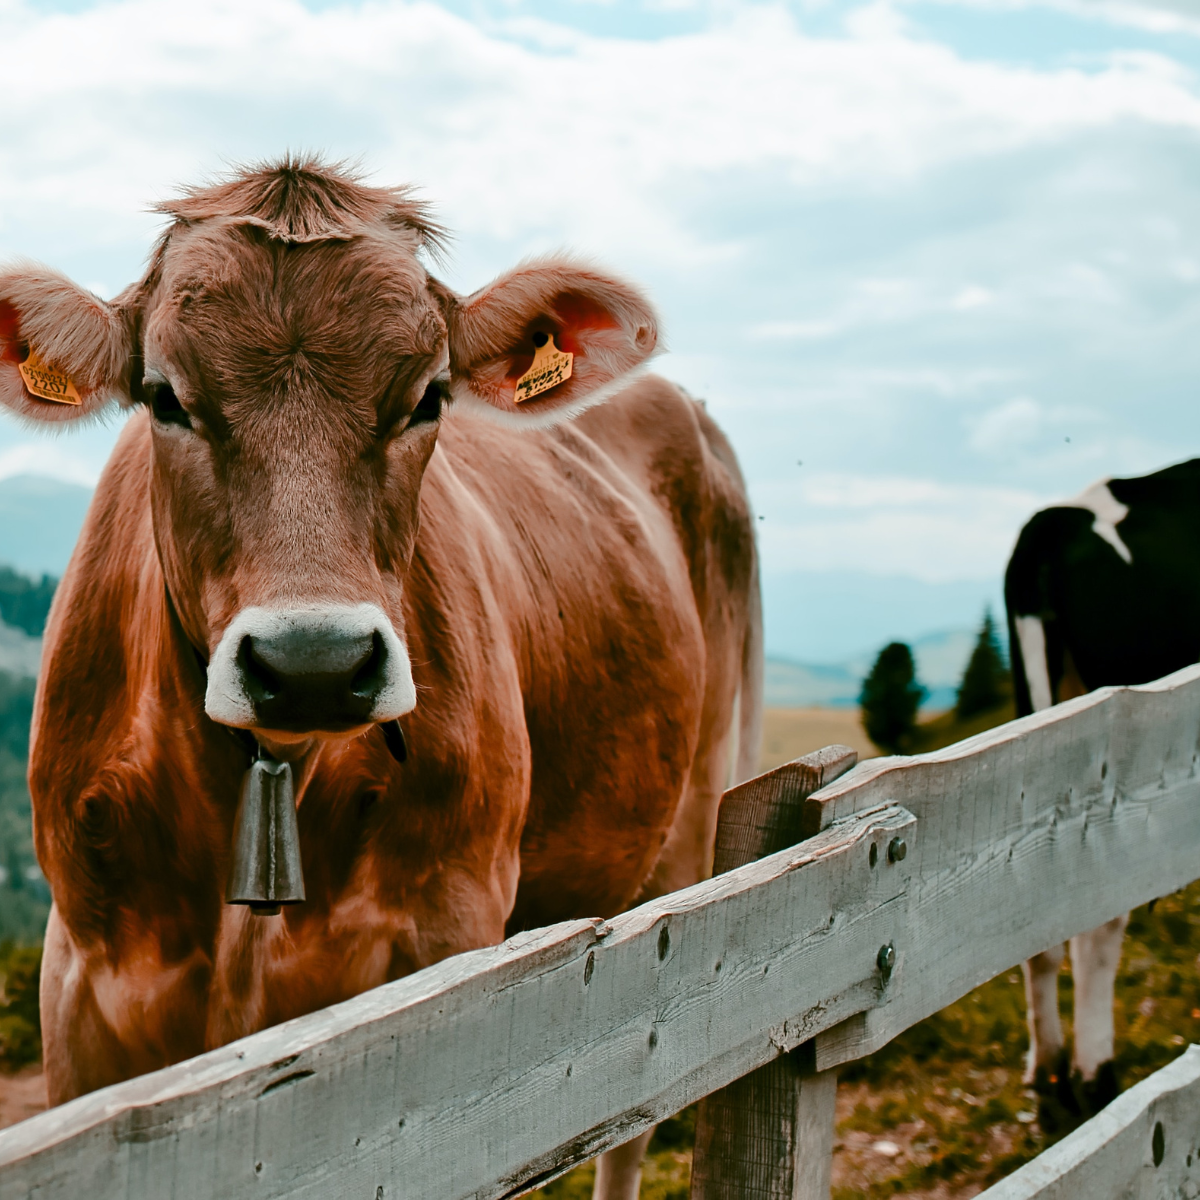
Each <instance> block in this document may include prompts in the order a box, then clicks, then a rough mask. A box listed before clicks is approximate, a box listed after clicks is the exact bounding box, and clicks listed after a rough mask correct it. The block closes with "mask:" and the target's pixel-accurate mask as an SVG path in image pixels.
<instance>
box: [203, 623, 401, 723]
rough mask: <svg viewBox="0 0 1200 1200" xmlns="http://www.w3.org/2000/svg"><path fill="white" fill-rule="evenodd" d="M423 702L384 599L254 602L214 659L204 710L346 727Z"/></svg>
mask: <svg viewBox="0 0 1200 1200" xmlns="http://www.w3.org/2000/svg"><path fill="white" fill-rule="evenodd" d="M416 704H417V692H416V689H415V688H414V687H413V678H412V667H411V665H410V663H409V661H408V651H407V650H406V649H405V647H404V643H403V642H402V641H401V640H400V638H399V637H398V636H397V634H396V630H395V629H394V628H393V626H392V623H391V620H390V618H389V617H388V616H387V614H386V613H385V612H384V611H383V610H382V609H381V608H379V607H378V606H377V605H374V604H354V605H349V604H329V605H321V606H318V605H312V606H308V607H304V608H299V607H297V608H260V607H257V606H255V607H251V608H244V609H242V610H241V612H239V613H238V614H237V616H235V617H234V618H233V620H232V621H230V622H229V624H228V625H227V626H226V627H225V632H224V633H223V634H222V635H221V640H220V642H218V643H217V645H216V647H215V648H214V649H213V652H212V657H211V658H210V659H209V662H208V687H207V689H206V691H205V695H204V710H205V712H207V713H208V715H209V716H210V717H211V718H212V719H213V720H214V721H219V722H220V723H221V724H222V725H233V726H236V727H238V728H241V729H261V730H266V731H270V730H279V731H281V732H283V731H286V732H289V733H318V732H324V733H346V732H349V731H350V730H353V729H355V728H361V727H362V726H363V725H367V724H372V723H375V722H382V721H391V720H393V719H394V718H396V717H402V716H403V715H404V714H405V713H408V712H412V710H413V709H414V708H415V707H416Z"/></svg>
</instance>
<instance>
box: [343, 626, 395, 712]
mask: <svg viewBox="0 0 1200 1200" xmlns="http://www.w3.org/2000/svg"><path fill="white" fill-rule="evenodd" d="M386 671H387V647H386V646H385V645H384V642H383V636H382V634H380V632H379V630H378V629H377V630H375V632H374V633H373V634H372V635H371V652H370V654H368V655H367V658H366V661H365V662H364V663H363V665H362V666H361V667H359V668H358V670H357V671H355V673H354V678H353V679H352V680H351V681H350V690H351V692H353V693H354V695H356V696H358V697H359V698H360V699H362V700H374V699H375V697H376V696H378V695H379V693H380V692H381V691H383V687H384V683H385V674H386Z"/></svg>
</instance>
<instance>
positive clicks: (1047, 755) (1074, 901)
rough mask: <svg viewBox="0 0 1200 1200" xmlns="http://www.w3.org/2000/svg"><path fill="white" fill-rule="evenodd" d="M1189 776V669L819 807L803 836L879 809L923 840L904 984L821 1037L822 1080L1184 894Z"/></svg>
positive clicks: (1082, 701) (871, 772)
mask: <svg viewBox="0 0 1200 1200" xmlns="http://www.w3.org/2000/svg"><path fill="white" fill-rule="evenodd" d="M1198 766H1200V667H1188V668H1187V669H1186V670H1183V671H1179V672H1176V673H1175V674H1174V675H1171V676H1168V677H1167V678H1166V679H1163V680H1159V681H1157V682H1156V683H1152V684H1146V685H1144V686H1141V687H1136V688H1104V689H1101V690H1100V691H1097V692H1092V693H1090V694H1089V695H1087V696H1081V697H1080V698H1078V699H1076V700H1071V701H1068V702H1067V703H1065V704H1059V705H1056V706H1055V707H1053V708H1050V709H1046V710H1045V711H1043V712H1040V713H1035V714H1034V715H1033V716H1030V717H1025V718H1022V719H1021V720H1019V721H1013V722H1010V723H1009V724H1007V725H1004V726H1001V727H1000V728H998V729H994V730H990V731H988V732H987V733H983V734H980V735H979V736H977V737H974V738H969V739H968V740H966V741H964V742H960V743H958V744H957V745H954V746H950V747H947V748H946V749H945V750H940V751H937V752H935V753H933V754H927V755H921V756H919V757H915V758H886V759H874V760H871V761H869V762H866V763H862V764H860V765H859V766H858V767H856V768H855V769H854V770H853V771H851V772H849V773H848V774H846V775H844V776H842V778H841V779H839V780H837V781H836V782H835V783H833V784H831V785H830V786H828V787H826V788H824V789H822V790H821V791H820V792H817V793H815V794H814V795H813V796H812V797H810V799H809V800H808V802H807V804H806V810H807V811H806V816H805V821H806V823H808V824H809V825H811V826H819V827H823V828H824V827H828V825H829V824H830V823H831V822H835V821H837V820H839V819H842V818H844V817H845V816H846V815H848V814H850V813H852V812H854V811H855V810H856V809H857V808H859V807H860V806H862V807H863V808H868V807H871V806H874V805H878V804H880V803H882V802H884V800H886V801H887V802H889V803H896V804H900V805H903V806H904V807H905V808H907V809H909V810H910V811H911V812H913V813H914V814H915V815H916V816H917V818H918V823H919V828H920V831H921V836H920V838H919V839H918V842H917V844H916V846H915V847H914V848H913V854H914V876H913V877H914V880H915V883H914V886H913V888H912V889H911V891H910V894H909V897H908V902H909V905H910V911H909V916H908V920H909V927H908V930H907V941H906V942H905V943H904V944H903V945H900V944H897V951H898V964H897V975H898V976H899V977H901V978H900V979H898V980H897V981H895V982H894V983H893V985H892V986H891V987H889V989H888V995H887V998H886V1002H885V1003H884V1004H882V1005H880V1006H879V1007H877V1008H875V1009H873V1010H871V1011H870V1012H865V1013H863V1014H861V1015H859V1016H856V1017H855V1018H854V1019H853V1020H851V1021H850V1022H848V1023H847V1025H845V1026H843V1027H842V1028H840V1029H835V1030H830V1031H826V1032H823V1033H822V1034H821V1036H819V1037H818V1039H817V1067H818V1068H819V1069H821V1070H826V1069H830V1068H832V1067H835V1066H837V1065H839V1064H840V1063H844V1062H848V1061H851V1060H853V1059H855V1058H861V1057H862V1056H863V1055H864V1054H869V1053H871V1052H872V1051H874V1050H876V1049H878V1048H879V1047H880V1046H882V1045H884V1044H885V1043H887V1042H888V1041H890V1040H891V1039H892V1038H893V1037H895V1036H896V1035H897V1034H899V1033H901V1032H902V1031H903V1030H905V1029H907V1028H909V1027H910V1026H911V1025H914V1024H916V1023H917V1022H918V1021H920V1020H922V1019H924V1018H925V1017H927V1016H929V1015H930V1014H931V1013H934V1012H937V1011H938V1009H940V1008H943V1007H944V1006H945V1005H947V1004H950V1003H952V1002H953V1001H954V1000H956V999H958V997H960V996H963V995H965V994H966V993H967V992H969V991H970V990H971V989H972V988H974V987H977V986H978V985H979V984H981V983H983V982H985V981H986V980H987V979H990V978H991V977H992V976H994V975H996V974H998V973H999V972H1000V971H1003V970H1006V969H1007V968H1008V967H1010V966H1012V965H1014V964H1016V963H1018V962H1021V961H1022V960H1023V959H1025V958H1028V957H1029V956H1030V955H1032V954H1035V953H1037V952H1038V951H1039V950H1043V949H1045V948H1047V947H1048V946H1052V945H1055V944H1056V943H1059V942H1062V941H1064V940H1066V939H1067V938H1068V937H1070V936H1071V935H1073V934H1075V933H1079V932H1082V931H1084V930H1087V929H1091V928H1094V927H1095V926H1096V925H1098V924H1100V923H1101V922H1103V921H1107V920H1109V919H1111V918H1112V917H1115V916H1117V915H1119V914H1120V913H1123V912H1126V911H1128V910H1129V909H1130V908H1133V907H1135V906H1136V905H1138V904H1142V903H1145V902H1146V901H1147V900H1150V899H1153V898H1154V897H1155V896H1162V895H1167V894H1169V893H1170V892H1173V891H1176V890H1177V889H1178V888H1180V887H1183V886H1184V885H1185V884H1187V883H1190V882H1191V881H1192V879H1194V878H1195V877H1196V876H1197V875H1200V869H1198V865H1200V864H1198V860H1197V857H1196V847H1197V846H1198V845H1200V773H1198ZM1168 830H1169V831H1170V832H1168Z"/></svg>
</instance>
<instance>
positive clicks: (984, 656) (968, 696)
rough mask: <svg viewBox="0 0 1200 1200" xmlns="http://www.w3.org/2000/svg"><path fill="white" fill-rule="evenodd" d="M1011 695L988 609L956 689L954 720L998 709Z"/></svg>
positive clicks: (1009, 684)
mask: <svg viewBox="0 0 1200 1200" xmlns="http://www.w3.org/2000/svg"><path fill="white" fill-rule="evenodd" d="M1011 691H1012V681H1011V679H1010V677H1009V673H1008V666H1007V665H1006V664H1005V661H1004V655H1003V653H1002V651H1001V650H1000V642H999V640H998V639H997V637H996V624H995V622H994V621H993V620H992V612H991V609H988V610H987V611H986V612H984V614H983V624H982V626H980V629H979V637H978V638H977V639H976V642H975V649H974V650H972V651H971V657H970V659H968V661H967V666H966V669H965V670H964V671H963V677H962V683H960V684H959V686H958V704H957V706H956V708H957V712H958V716H959V717H960V718H965V717H973V716H975V715H976V714H977V713H982V712H988V711H990V710H991V709H993V708H998V707H999V706H1000V705H1001V704H1003V703H1004V701H1005V700H1007V699H1008V697H1009V694H1010V693H1011Z"/></svg>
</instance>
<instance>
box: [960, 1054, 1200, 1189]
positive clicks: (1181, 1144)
mask: <svg viewBox="0 0 1200 1200" xmlns="http://www.w3.org/2000/svg"><path fill="white" fill-rule="evenodd" d="M1156 1129H1157V1130H1158V1133H1157V1135H1156ZM1196 1196H1200V1046H1189V1047H1188V1048H1187V1050H1186V1051H1185V1052H1184V1053H1183V1054H1182V1055H1181V1056H1180V1057H1179V1058H1177V1059H1176V1060H1175V1061H1174V1062H1173V1063H1171V1064H1170V1066H1166V1067H1163V1069H1162V1070H1161V1071H1156V1072H1155V1073H1154V1074H1153V1075H1151V1076H1150V1078H1149V1079H1143V1080H1142V1082H1141V1083H1139V1084H1138V1085H1137V1086H1136V1087H1133V1088H1130V1089H1129V1091H1127V1092H1126V1093H1124V1095H1122V1096H1118V1097H1117V1099H1116V1100H1114V1101H1113V1102H1112V1104H1110V1105H1109V1106H1108V1108H1106V1109H1105V1110H1104V1111H1103V1112H1102V1113H1100V1114H1099V1115H1098V1116H1095V1117H1093V1118H1092V1119H1091V1120H1090V1121H1088V1122H1087V1123H1086V1124H1084V1125H1081V1126H1080V1127H1079V1128H1078V1129H1077V1130H1075V1132H1074V1133H1072V1134H1071V1135H1070V1136H1068V1137H1066V1138H1064V1139H1063V1140H1062V1141H1061V1142H1058V1143H1057V1144H1056V1145H1054V1146H1051V1147H1050V1149H1049V1150H1046V1151H1044V1152H1043V1153H1041V1154H1039V1155H1038V1157H1037V1158H1035V1159H1034V1160H1033V1161H1032V1162H1030V1163H1026V1164H1025V1166H1023V1167H1021V1169H1020V1170H1018V1171H1016V1172H1014V1173H1013V1174H1012V1175H1010V1176H1009V1177H1008V1178H1007V1179H1005V1180H1004V1181H1003V1182H1001V1183H998V1184H996V1186H995V1187H991V1188H989V1189H988V1190H987V1191H986V1192H983V1193H982V1194H981V1195H980V1197H979V1200H1076V1198H1077V1197H1086V1198H1087V1200H1159V1198H1160V1197H1162V1198H1165V1197H1180V1198H1185V1197H1196Z"/></svg>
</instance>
